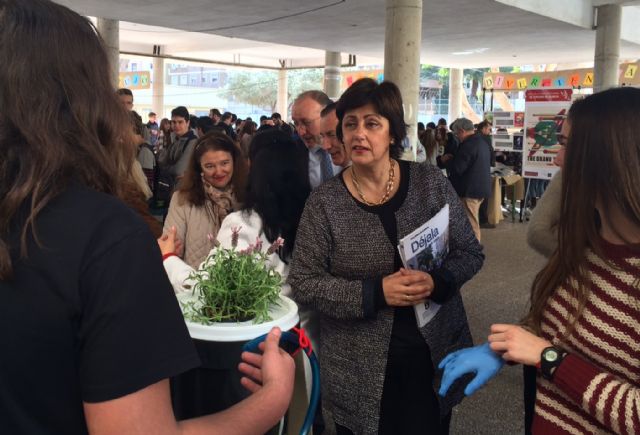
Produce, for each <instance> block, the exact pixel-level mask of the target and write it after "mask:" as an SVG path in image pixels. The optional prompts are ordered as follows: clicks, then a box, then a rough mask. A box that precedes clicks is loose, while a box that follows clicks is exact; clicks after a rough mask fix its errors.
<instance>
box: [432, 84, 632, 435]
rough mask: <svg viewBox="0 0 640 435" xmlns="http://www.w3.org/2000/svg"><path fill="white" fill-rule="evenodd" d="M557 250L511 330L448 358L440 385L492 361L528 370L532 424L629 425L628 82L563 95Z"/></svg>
mask: <svg viewBox="0 0 640 435" xmlns="http://www.w3.org/2000/svg"><path fill="white" fill-rule="evenodd" d="M569 120H570V122H571V126H572V130H571V135H570V137H569V142H568V144H567V151H566V160H565V165H564V169H563V186H562V205H561V216H560V222H559V227H558V230H559V231H558V242H559V243H558V249H557V250H556V251H555V252H554V254H553V255H552V256H551V258H550V260H549V263H548V264H547V265H546V266H545V267H544V269H543V270H542V271H541V272H540V273H539V274H538V276H537V277H536V279H535V281H534V283H533V288H532V293H531V309H530V312H529V314H528V315H527V317H526V318H525V320H524V322H523V326H519V325H505V324H496V325H493V326H492V327H491V335H490V336H489V343H488V345H487V344H485V345H483V346H479V347H477V348H472V349H465V350H462V351H459V352H456V353H454V354H451V355H449V356H448V357H447V358H445V360H443V362H442V363H441V364H440V365H441V367H444V368H445V376H444V379H443V382H442V388H441V392H442V393H445V392H446V389H447V388H448V386H449V385H450V384H451V382H452V381H453V380H454V379H456V378H458V377H460V376H461V374H463V373H465V372H466V373H469V372H476V373H477V375H476V379H475V380H474V381H472V383H471V384H470V385H469V386H468V389H467V391H466V392H467V394H471V393H472V392H473V391H475V389H477V388H478V387H479V386H481V385H482V384H483V383H484V382H486V380H487V379H488V378H490V377H492V376H493V375H494V374H495V373H497V371H498V369H499V367H500V366H501V364H502V362H503V361H508V362H513V363H522V364H527V365H531V366H537V367H538V373H539V376H538V379H537V395H536V406H535V416H534V419H533V424H532V428H531V429H532V432H533V433H534V434H536V433H544V434H565V433H568V434H583V433H640V190H639V189H638V185H640V130H639V129H638V123H639V122H640V90H639V89H632V88H617V89H610V90H607V91H603V92H600V93H597V94H594V95H592V96H589V97H587V98H585V99H584V100H581V101H578V102H576V103H574V105H573V106H572V108H571V110H570V112H569Z"/></svg>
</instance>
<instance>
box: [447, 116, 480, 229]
mask: <svg viewBox="0 0 640 435" xmlns="http://www.w3.org/2000/svg"><path fill="white" fill-rule="evenodd" d="M453 130H454V131H453V132H454V134H455V136H456V138H457V139H458V141H460V145H459V146H458V149H457V151H456V153H455V154H454V155H451V154H445V155H444V156H442V160H445V167H446V168H447V171H448V172H449V180H450V181H451V184H452V185H453V188H454V189H455V190H456V192H457V193H458V196H459V197H460V200H461V201H462V204H463V206H464V208H465V211H466V212H467V216H468V217H469V221H470V222H471V227H472V228H473V232H474V233H475V235H476V238H477V239H478V241H480V224H479V221H478V213H479V210H480V204H482V201H484V199H485V198H488V197H489V196H490V195H491V175H490V173H489V170H490V169H489V168H490V163H491V153H490V152H489V147H487V144H486V143H485V142H484V140H483V139H482V138H481V137H480V136H478V135H476V134H475V132H474V128H473V123H472V122H471V121H470V120H468V119H466V118H460V119H458V120H456V121H455V122H454V123H453ZM449 156H451V157H449Z"/></svg>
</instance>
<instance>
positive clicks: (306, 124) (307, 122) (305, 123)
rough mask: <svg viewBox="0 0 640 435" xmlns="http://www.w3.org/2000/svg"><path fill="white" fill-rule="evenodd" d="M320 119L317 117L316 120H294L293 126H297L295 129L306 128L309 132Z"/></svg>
mask: <svg viewBox="0 0 640 435" xmlns="http://www.w3.org/2000/svg"><path fill="white" fill-rule="evenodd" d="M318 119H320V117H317V118H314V119H301V120H300V121H296V120H294V121H293V125H294V126H295V128H300V127H304V128H305V130H308V129H309V127H311V126H312V125H313V123H314V122H316V121H317V120H318Z"/></svg>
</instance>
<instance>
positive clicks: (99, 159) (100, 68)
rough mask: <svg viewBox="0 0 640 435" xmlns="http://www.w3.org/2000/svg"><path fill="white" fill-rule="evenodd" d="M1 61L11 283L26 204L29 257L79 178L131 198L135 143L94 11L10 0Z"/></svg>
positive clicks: (4, 263)
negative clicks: (12, 242) (42, 225)
mask: <svg viewBox="0 0 640 435" xmlns="http://www.w3.org/2000/svg"><path fill="white" fill-rule="evenodd" d="M34 53H37V55H34ZM0 59H2V62H0V83H2V92H0V156H2V157H0V280H7V279H10V278H11V276H12V273H13V267H12V263H11V257H10V255H9V248H8V242H7V237H8V232H9V227H10V225H12V221H13V220H14V219H15V218H16V215H17V212H18V210H19V209H20V208H21V207H23V205H25V206H26V213H27V215H26V219H25V221H24V222H19V224H20V225H21V227H20V231H21V239H20V240H21V249H20V253H21V255H22V256H26V255H27V250H26V244H27V235H28V233H29V231H31V233H32V234H33V237H34V239H35V240H36V242H38V237H37V228H35V221H36V218H37V216H38V214H39V213H40V212H41V211H42V210H43V209H44V208H45V207H46V206H47V204H48V203H49V202H50V201H51V200H52V199H53V198H54V197H56V196H57V195H59V194H60V193H61V192H62V191H64V190H65V188H66V186H67V185H68V184H69V182H70V180H71V179H74V180H77V181H79V182H80V183H82V184H84V185H86V186H88V187H90V188H93V189H95V190H97V191H101V192H106V193H110V194H114V195H117V196H120V197H123V196H124V195H125V190H128V189H129V188H130V186H129V184H127V183H123V181H122V180H128V179H129V178H130V175H129V171H130V168H131V162H132V161H133V159H134V158H135V155H134V153H135V147H134V146H133V145H132V140H131V138H128V137H124V135H125V133H124V132H125V131H126V130H127V129H128V127H129V120H128V117H127V114H126V112H125V111H124V109H123V108H122V107H121V106H120V103H119V101H118V100H117V97H116V93H115V91H114V88H113V84H112V83H111V79H110V75H109V68H108V67H107V66H108V65H109V62H108V60H107V55H106V53H105V50H104V47H103V43H102V40H101V39H100V37H99V36H98V35H97V33H96V30H95V28H94V27H93V25H92V24H91V23H90V22H89V20H87V19H86V18H83V17H81V16H80V15H78V14H77V13H75V12H72V11H71V10H69V9H67V8H66V7H64V6H60V5H58V4H55V3H53V2H50V1H46V0H30V1H22V0H4V1H2V2H0ZM118 180H120V181H118Z"/></svg>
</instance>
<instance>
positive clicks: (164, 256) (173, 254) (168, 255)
mask: <svg viewBox="0 0 640 435" xmlns="http://www.w3.org/2000/svg"><path fill="white" fill-rule="evenodd" d="M177 256H178V255H177V254H176V253H175V252H167V253H166V254H164V255H163V256H162V261H164V260H166V259H167V258H169V257H177Z"/></svg>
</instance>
